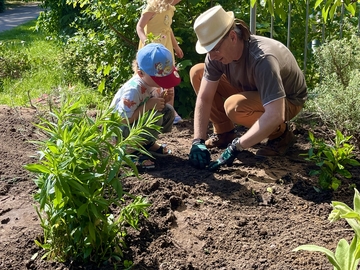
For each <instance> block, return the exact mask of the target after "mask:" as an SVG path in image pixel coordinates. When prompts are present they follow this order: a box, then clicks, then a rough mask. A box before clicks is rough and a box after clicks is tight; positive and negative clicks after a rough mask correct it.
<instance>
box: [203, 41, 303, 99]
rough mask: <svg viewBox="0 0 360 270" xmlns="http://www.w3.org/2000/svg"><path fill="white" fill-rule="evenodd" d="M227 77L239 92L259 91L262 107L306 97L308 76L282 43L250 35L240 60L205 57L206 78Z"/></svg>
mask: <svg viewBox="0 0 360 270" xmlns="http://www.w3.org/2000/svg"><path fill="white" fill-rule="evenodd" d="M223 74H225V75H226V77H227V79H228V80H229V82H230V84H231V85H232V86H234V87H235V88H237V89H239V91H259V93H260V98H261V101H262V104H263V105H264V106H265V105H266V104H268V103H270V102H272V101H274V100H277V99H280V98H284V97H286V98H287V99H288V100H289V101H290V102H291V103H293V104H294V105H303V104H304V102H305V100H306V98H307V89H306V82H305V77H304V75H303V73H302V71H301V69H300V68H299V66H298V64H297V62H296V60H295V57H294V56H293V54H292V53H291V52H290V51H289V49H288V48H287V47H286V46H285V45H283V44H282V43H281V42H279V41H276V40H274V39H270V38H267V37H262V36H257V35H251V36H250V41H249V42H246V41H245V42H244V51H243V54H242V56H241V58H240V59H239V60H237V61H233V62H231V63H229V64H226V65H224V64H222V63H221V62H219V61H216V60H215V61H212V60H211V59H210V57H209V54H208V55H207V56H206V58H205V71H204V77H205V78H206V79H208V80H209V81H217V80H219V79H220V77H221V76H222V75H223Z"/></svg>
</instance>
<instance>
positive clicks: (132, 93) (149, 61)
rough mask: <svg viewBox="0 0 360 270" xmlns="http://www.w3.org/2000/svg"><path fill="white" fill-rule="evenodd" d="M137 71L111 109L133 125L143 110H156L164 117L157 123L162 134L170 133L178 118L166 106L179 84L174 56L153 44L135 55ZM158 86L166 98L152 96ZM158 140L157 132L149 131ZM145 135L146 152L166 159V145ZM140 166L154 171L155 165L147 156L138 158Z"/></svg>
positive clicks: (122, 88)
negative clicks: (164, 89)
mask: <svg viewBox="0 0 360 270" xmlns="http://www.w3.org/2000/svg"><path fill="white" fill-rule="evenodd" d="M136 62H137V71H136V73H135V74H134V76H133V77H132V78H131V79H130V80H128V81H127V82H126V83H125V84H124V85H123V86H122V87H121V88H120V89H119V90H118V91H117V93H116V94H115V96H114V98H113V100H112V102H111V105H110V106H111V107H114V109H115V110H117V111H118V112H119V113H120V114H121V116H123V117H127V118H128V121H129V122H130V123H133V122H134V121H137V120H138V118H139V116H140V115H141V114H142V113H143V112H144V111H149V110H152V109H153V108H155V110H157V113H156V114H157V115H158V114H161V115H162V117H161V118H160V119H159V120H158V122H157V123H156V124H157V125H158V126H161V127H162V129H161V132H164V133H165V132H170V131H171V129H172V126H173V121H174V118H175V110H174V108H173V107H172V106H171V105H169V104H167V103H166V102H168V101H169V100H171V99H172V98H173V97H174V91H173V90H171V89H173V87H174V86H176V85H178V84H179V83H180V76H179V74H178V73H177V71H176V69H175V67H174V64H173V60H172V56H171V53H170V51H169V50H168V49H166V48H165V46H163V45H162V44H159V43H151V44H148V45H146V46H145V47H143V48H142V49H140V50H139V51H138V53H137V56H136ZM159 87H163V88H167V89H169V90H167V91H166V95H165V96H162V97H154V96H153V95H152V93H153V92H154V91H156V90H157V89H158V88H159ZM124 121H126V120H124ZM149 132H150V133H151V134H152V135H153V136H154V137H155V138H156V137H157V135H158V132H156V131H155V130H149ZM123 135H124V137H127V136H128V135H129V129H128V128H127V127H124V128H123ZM155 138H152V137H150V136H146V140H147V142H146V145H145V149H147V150H148V151H149V152H150V153H151V154H152V155H153V156H164V155H168V154H169V153H170V150H168V149H167V148H166V146H164V145H159V144H158V143H157V142H156V139H155ZM138 163H139V164H140V165H141V166H142V168H153V167H154V163H153V161H151V160H150V159H149V157H147V156H143V155H142V156H139V160H138Z"/></svg>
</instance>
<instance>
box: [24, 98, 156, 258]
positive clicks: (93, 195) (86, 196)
mask: <svg viewBox="0 0 360 270" xmlns="http://www.w3.org/2000/svg"><path fill="white" fill-rule="evenodd" d="M81 104H82V103H81V99H79V100H76V101H75V102H74V101H72V100H70V99H66V100H65V101H64V102H63V104H62V106H61V107H60V108H59V109H56V108H55V111H54V112H53V113H50V116H49V118H48V119H46V118H44V117H43V118H41V119H40V120H41V122H40V123H39V124H36V126H37V127H38V128H39V129H40V131H43V132H44V133H45V135H46V137H47V138H48V139H46V140H43V141H35V142H34V143H36V144H38V145H39V146H40V147H41V150H40V151H39V152H38V153H39V156H40V160H39V162H38V163H35V164H28V165H26V166H25V168H26V169H27V170H29V171H30V172H32V173H35V175H36V179H35V183H36V185H37V187H38V191H37V193H36V194H35V195H34V199H35V201H36V202H37V203H38V205H39V206H38V207H37V208H36V209H37V213H38V215H39V217H40V220H41V226H42V228H43V232H44V239H43V241H36V244H38V245H39V246H40V247H42V248H43V249H45V250H46V254H45V255H44V257H46V258H49V259H54V260H58V261H66V260H69V259H71V260H78V261H85V262H87V261H92V262H97V263H99V264H100V263H102V262H105V261H109V262H114V260H115V261H121V257H122V254H123V249H124V248H125V247H126V244H125V240H124V239H125V236H126V225H127V224H129V225H130V226H132V227H133V228H136V229H137V228H138V227H139V219H140V217H141V216H144V217H147V216H148V213H147V211H146V209H147V208H148V206H149V203H148V202H147V201H146V199H144V198H143V197H140V196H133V195H132V194H130V193H128V192H126V191H124V190H123V187H122V184H121V180H122V179H123V178H124V177H126V176H128V175H135V176H137V177H138V171H137V168H136V166H135V164H134V163H133V162H132V160H131V154H129V153H128V150H129V149H133V150H138V151H140V152H141V153H143V154H147V152H146V151H145V150H144V149H143V148H142V146H141V145H142V144H143V140H144V139H143V135H144V134H146V135H147V136H151V135H150V133H149V132H148V131H147V129H156V130H160V127H158V126H155V124H154V123H155V122H156V121H157V120H158V117H155V112H154V111H150V112H147V113H145V114H144V115H143V116H141V118H140V119H139V121H138V122H137V123H136V124H133V125H132V127H131V128H130V135H129V136H128V137H127V138H124V137H122V131H121V126H124V125H125V124H122V122H123V120H124V119H123V118H121V117H120V116H119V115H118V114H117V113H113V111H112V110H113V109H109V110H106V111H104V112H99V113H98V114H97V116H96V118H95V119H92V118H90V117H89V116H87V114H86V111H85V110H84V107H83V106H82V105H81ZM113 136H116V137H117V138H118V139H117V142H116V143H115V142H114V140H113V139H112V138H113ZM123 263H125V262H123ZM126 264H127V265H130V263H129V262H126Z"/></svg>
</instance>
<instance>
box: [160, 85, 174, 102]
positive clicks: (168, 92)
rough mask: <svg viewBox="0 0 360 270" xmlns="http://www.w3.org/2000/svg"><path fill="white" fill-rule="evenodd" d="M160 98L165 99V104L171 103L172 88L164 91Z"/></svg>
mask: <svg viewBox="0 0 360 270" xmlns="http://www.w3.org/2000/svg"><path fill="white" fill-rule="evenodd" d="M161 96H162V97H163V98H164V99H165V102H166V103H167V102H169V101H171V100H172V99H173V97H174V88H170V89H164V91H163V92H162V94H161Z"/></svg>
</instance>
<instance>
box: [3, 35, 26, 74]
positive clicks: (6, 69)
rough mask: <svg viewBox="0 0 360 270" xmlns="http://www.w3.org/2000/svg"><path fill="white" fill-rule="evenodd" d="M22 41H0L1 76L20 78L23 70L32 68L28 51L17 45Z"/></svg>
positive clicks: (20, 44)
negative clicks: (20, 48)
mask: <svg viewBox="0 0 360 270" xmlns="http://www.w3.org/2000/svg"><path fill="white" fill-rule="evenodd" d="M18 46H23V44H22V43H20V42H15V41H14V42H0V78H5V77H9V78H20V77H21V75H22V74H23V72H25V71H27V70H30V68H31V64H30V59H29V56H28V54H27V53H25V52H24V50H19V49H18V48H17V47H18Z"/></svg>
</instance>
